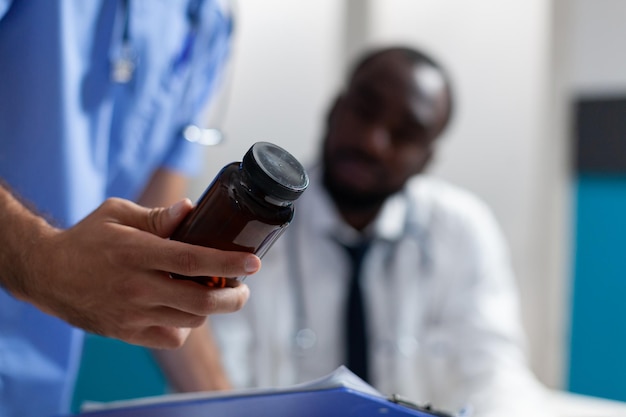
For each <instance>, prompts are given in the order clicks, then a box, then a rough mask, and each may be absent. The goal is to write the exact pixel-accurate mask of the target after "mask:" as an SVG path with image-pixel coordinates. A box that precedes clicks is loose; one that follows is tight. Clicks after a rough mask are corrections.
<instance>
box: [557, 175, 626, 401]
mask: <svg viewBox="0 0 626 417" xmlns="http://www.w3.org/2000/svg"><path fill="white" fill-rule="evenodd" d="M575 207H576V216H575V224H574V227H575V236H576V240H575V253H574V255H575V256H574V285H573V294H572V297H573V298H572V327H571V346H570V349H571V350H570V366H569V370H570V374H569V389H570V390H571V391H573V392H577V393H581V394H588V395H595V396H600V397H605V398H611V399H617V400H625V401H626V176H602V175H587V174H585V175H581V176H579V178H578V180H577V184H576V200H575Z"/></svg>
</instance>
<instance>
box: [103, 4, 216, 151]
mask: <svg viewBox="0 0 626 417" xmlns="http://www.w3.org/2000/svg"><path fill="white" fill-rule="evenodd" d="M203 2H204V0H190V1H189V4H188V5H187V12H186V18H187V22H188V27H189V31H188V33H187V35H186V37H185V40H184V42H183V45H182V48H181V50H180V52H179V53H178V56H177V57H176V59H175V60H174V62H173V64H172V65H173V68H172V70H173V71H177V70H178V69H179V68H182V67H183V66H184V65H186V63H187V62H188V61H189V60H190V59H191V55H192V50H193V46H194V44H195V41H196V38H197V35H198V29H199V26H200V16H201V9H202V4H203ZM116 21H117V22H118V23H117V24H116V25H115V28H114V31H113V32H114V35H113V36H114V37H115V38H116V39H121V42H118V43H115V42H113V44H114V45H117V46H116V47H115V48H114V50H113V51H112V54H111V58H110V61H111V73H110V77H111V81H112V82H114V83H116V84H122V85H123V84H128V83H129V82H130V81H132V79H133V77H134V75H135V71H136V68H137V65H138V54H137V51H136V50H135V48H134V46H133V42H132V38H131V34H130V0H120V7H118V11H117V17H116ZM120 32H121V34H120ZM181 136H182V137H183V138H184V139H185V140H187V141H189V142H194V143H198V144H200V145H204V146H213V145H217V144H219V143H221V142H222V141H223V140H224V133H223V132H222V130H221V129H218V128H204V127H200V126H198V125H196V124H193V123H190V124H187V125H185V126H184V127H183V128H182V129H181Z"/></svg>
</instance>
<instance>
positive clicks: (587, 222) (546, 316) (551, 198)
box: [76, 0, 626, 402]
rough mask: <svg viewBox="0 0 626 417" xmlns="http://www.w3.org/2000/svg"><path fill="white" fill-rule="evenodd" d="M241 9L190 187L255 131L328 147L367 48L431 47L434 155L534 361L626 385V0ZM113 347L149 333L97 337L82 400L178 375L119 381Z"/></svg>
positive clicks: (598, 390)
mask: <svg viewBox="0 0 626 417" xmlns="http://www.w3.org/2000/svg"><path fill="white" fill-rule="evenodd" d="M235 12H236V18H237V20H236V29H235V30H236V35H235V49H234V55H233V61H232V63H231V65H232V69H231V71H230V74H229V80H228V81H227V83H226V84H225V85H226V87H225V91H224V97H223V99H222V100H220V101H219V103H218V104H217V105H216V106H214V107H213V108H211V109H210V112H209V116H208V119H209V122H208V123H209V124H210V125H211V126H212V127H216V128H220V129H222V131H223V132H224V134H225V140H224V141H223V143H221V144H219V145H216V146H212V147H207V148H206V161H207V162H206V165H205V169H204V174H203V175H202V176H201V177H199V178H197V179H196V180H194V182H193V184H192V187H191V189H190V196H191V198H192V199H195V198H197V197H199V195H200V193H201V192H202V191H203V190H204V188H205V187H206V186H207V185H208V183H209V182H210V181H211V180H212V178H213V177H214V175H215V174H216V172H217V171H218V170H219V169H220V168H221V167H222V166H223V165H224V164H226V163H228V162H231V161H235V160H240V159H241V157H242V155H243V154H244V153H245V151H246V150H247V149H248V147H249V146H250V145H251V144H252V143H253V142H256V141H261V140H266V141H271V142H274V143H276V144H278V145H280V146H283V147H284V148H286V149H287V150H289V151H290V152H292V153H293V154H294V155H295V156H296V157H298V158H299V159H300V160H302V161H303V162H305V163H306V162H311V161H313V160H314V159H315V157H316V156H317V153H318V148H319V143H320V134H321V132H322V131H323V126H324V119H325V116H326V110H327V107H328V105H329V103H330V101H331V100H332V99H333V94H335V93H336V92H337V91H338V89H339V88H340V87H341V86H342V83H343V80H344V76H345V73H346V71H347V68H348V66H349V64H350V63H351V62H352V59H353V58H354V57H355V56H356V55H358V54H359V53H360V52H362V51H363V50H364V49H367V48H369V47H372V46H378V45H389V44H397V43H403V44H409V45H412V46H415V47H418V48H421V49H423V50H425V51H427V52H429V53H430V54H432V55H433V56H434V57H436V58H437V59H438V60H439V61H440V62H441V63H442V64H443V65H444V67H446V68H447V69H448V71H449V72H450V75H451V78H452V80H453V82H454V85H455V94H456V115H455V118H454V120H453V123H452V125H451V126H450V128H449V129H448V130H447V131H446V133H445V138H444V139H443V140H442V143H441V145H442V147H441V149H440V151H439V153H438V156H437V160H436V161H435V163H434V165H433V167H432V170H431V171H432V173H433V174H436V175H439V176H441V177H444V178H446V179H449V180H451V181H453V182H455V183H457V184H459V185H461V186H464V187H466V188H468V189H470V190H472V191H474V192H475V193H476V194H478V195H479V196H480V197H481V198H482V199H484V200H485V201H486V202H487V203H488V204H489V205H490V206H491V208H492V209H493V211H494V213H495V215H496V217H497V219H498V220H499V222H500V224H501V226H502V228H503V230H504V233H505V235H506V238H507V239H508V242H509V245H510V248H511V255H512V259H513V265H514V268H515V272H516V276H517V279H518V283H519V287H520V290H521V294H522V302H523V303H522V308H523V318H524V324H525V327H526V330H527V333H528V351H529V355H530V361H531V365H532V368H533V370H534V371H535V373H536V374H537V376H538V377H539V379H540V380H541V381H543V382H544V383H545V384H546V385H548V386H549V387H552V388H556V389H565V390H569V391H572V392H576V393H582V394H588V395H594V396H599V397H605V398H611V399H619V400H626V377H625V376H624V375H626V358H625V356H626V353H625V352H626V324H625V321H626V301H625V300H624V298H625V296H626V243H625V241H624V239H623V237H622V236H623V235H624V234H625V233H626V219H625V215H626V53H624V43H625V42H626V41H625V39H626V24H624V21H625V20H626V1H623V0H508V1H501V0H472V1H467V0H299V1H291V0H238V1H236V3H235ZM103 355H104V356H103ZM106 355H113V357H115V358H116V360H118V361H120V357H121V356H124V355H125V357H127V358H128V360H127V363H128V366H131V365H132V366H138V365H140V364H142V363H145V364H146V366H150V358H149V355H148V354H147V353H146V352H145V351H142V350H140V349H139V348H136V349H135V348H128V347H126V346H123V345H121V344H120V343H118V342H115V341H104V340H99V339H98V338H96V337H90V338H88V339H87V352H86V355H85V362H84V366H83V370H82V371H81V376H80V378H79V387H78V390H77V393H76V402H79V401H80V400H81V399H83V398H90V399H100V400H109V399H116V398H119V397H131V396H142V395H151V394H154V393H157V394H158V393H160V391H162V390H164V389H166V388H164V387H163V385H162V377H161V376H160V375H159V374H158V371H156V370H154V369H152V370H151V371H150V372H152V373H148V374H142V375H141V376H139V377H138V378H140V379H139V380H137V381H135V380H133V379H130V380H129V377H128V374H124V377H122V378H123V379H124V381H122V382H115V383H114V384H113V389H119V390H120V391H119V392H111V391H110V390H111V389H112V384H111V383H110V381H108V383H107V378H116V376H115V375H114V372H115V370H113V369H111V367H110V364H109V363H107V361H106ZM120 355H121V356H120ZM96 358H98V359H97V360H96ZM123 363H124V362H123V360H122V366H125V365H123ZM94 375H97V378H96V377H94ZM137 375H139V374H137ZM96 379H97V380H96ZM99 384H100V385H99ZM125 384H126V385H125ZM103 386H106V387H107V389H108V390H109V391H108V393H106V394H103V392H102V387H103ZM94 392H97V393H98V395H99V396H100V397H102V396H103V395H104V396H105V397H107V398H94V395H92V393H94Z"/></svg>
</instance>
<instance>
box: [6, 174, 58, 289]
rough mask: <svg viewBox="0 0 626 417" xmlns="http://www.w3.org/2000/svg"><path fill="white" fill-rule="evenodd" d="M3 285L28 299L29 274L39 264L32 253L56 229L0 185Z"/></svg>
mask: <svg viewBox="0 0 626 417" xmlns="http://www.w3.org/2000/svg"><path fill="white" fill-rule="evenodd" d="M0 230H2V233H0V248H1V249H0V285H2V287H4V288H5V289H6V290H8V291H9V292H10V293H12V294H13V295H14V296H15V297H17V298H20V299H28V298H29V297H28V296H29V293H30V288H29V280H28V277H29V276H30V275H32V274H33V270H35V269H36V268H35V267H36V265H34V264H33V262H32V254H33V253H35V251H36V250H38V242H40V241H41V238H42V237H43V236H45V235H49V234H51V233H53V231H54V230H55V229H54V228H53V227H52V226H50V225H49V224H48V223H47V222H46V221H45V220H44V219H43V218H42V217H40V216H38V215H36V214H35V213H33V212H32V211H31V210H29V209H28V208H27V207H26V206H25V205H24V204H22V203H21V202H20V201H19V200H18V199H17V198H16V197H15V196H14V195H13V194H12V193H11V192H10V191H9V189H8V188H7V187H5V186H3V185H2V184H0Z"/></svg>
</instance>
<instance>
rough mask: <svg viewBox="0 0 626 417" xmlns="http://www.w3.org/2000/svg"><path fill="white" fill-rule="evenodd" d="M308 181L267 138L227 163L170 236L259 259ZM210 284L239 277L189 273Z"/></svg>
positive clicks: (283, 225) (291, 159) (295, 162)
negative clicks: (205, 275)
mask: <svg viewBox="0 0 626 417" xmlns="http://www.w3.org/2000/svg"><path fill="white" fill-rule="evenodd" d="M308 185H309V177H308V175H307V173H306V171H305V170H304V168H303V166H302V165H301V164H300V162H298V160H297V159H296V158H294V157H293V156H292V155H291V154H290V153H288V152H287V151H286V150H284V149H283V148H281V147H279V146H276V145H274V144H272V143H269V142H257V143H255V144H254V145H252V146H251V147H250V149H249V150H248V152H246V154H245V155H244V157H243V160H242V161H241V162H232V163H230V164H228V165H226V166H225V167H224V168H222V170H221V171H220V172H219V173H218V174H217V176H216V177H215V179H214V180H213V182H212V183H211V184H210V185H209V186H208V188H207V189H206V190H205V191H204V193H203V194H202V196H201V197H200V199H199V200H198V203H197V204H196V206H195V207H194V209H193V210H192V211H191V212H190V213H189V214H188V215H187V217H185V219H184V220H183V221H182V222H181V223H180V225H179V226H178V228H177V229H176V230H175V231H174V233H173V234H172V236H170V239H173V240H178V241H181V242H186V243H191V244H194V245H201V246H206V247H210V248H216V249H222V250H232V251H240V252H251V253H254V254H256V255H257V256H259V257H263V255H265V253H266V252H267V250H268V249H269V248H270V247H271V246H272V244H273V243H274V242H275V241H276V239H278V237H279V236H280V235H281V234H282V232H284V230H285V228H286V227H287V226H288V225H289V223H290V222H291V220H292V219H293V216H294V211H295V210H294V204H293V203H294V201H295V200H296V199H298V197H300V195H301V194H302V193H303V192H304V190H305V189H306V188H307V186H308ZM172 277H173V278H178V279H187V280H193V281H196V282H199V283H202V284H204V285H207V286H210V287H226V286H233V285H234V284H235V283H234V280H236V279H240V280H241V279H243V278H245V277H239V278H223V277H188V276H183V275H179V274H172Z"/></svg>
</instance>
